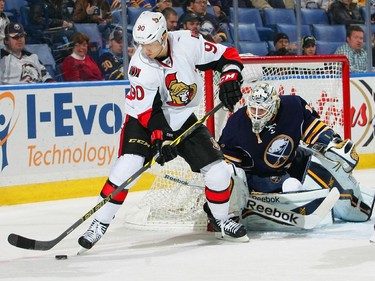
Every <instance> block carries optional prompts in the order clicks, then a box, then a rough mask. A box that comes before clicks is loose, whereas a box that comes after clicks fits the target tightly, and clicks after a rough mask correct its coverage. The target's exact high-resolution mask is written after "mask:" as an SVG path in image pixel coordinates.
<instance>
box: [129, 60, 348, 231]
mask: <svg viewBox="0 0 375 281" xmlns="http://www.w3.org/2000/svg"><path fill="white" fill-rule="evenodd" d="M243 62H244V65H245V68H244V70H243V71H242V75H243V78H244V83H243V85H242V92H243V94H244V98H243V99H242V100H241V101H240V102H239V104H238V105H237V108H239V107H241V106H243V105H244V102H245V99H246V95H247V94H248V93H249V92H250V90H251V88H252V87H253V85H254V80H255V79H256V80H258V81H267V82H268V83H270V84H272V85H273V86H274V87H275V88H276V89H277V90H278V92H279V94H280V95H300V96H302V97H303V98H304V99H305V100H306V101H307V102H308V103H309V104H310V105H311V106H312V107H313V108H314V109H315V110H316V111H317V112H318V113H319V114H320V116H321V118H322V119H323V120H324V121H325V122H326V123H327V124H329V125H330V126H331V127H332V128H333V129H334V130H335V131H336V132H337V133H339V134H340V135H341V136H343V137H350V122H349V120H350V119H349V114H350V101H349V68H348V62H347V60H346V58H345V57H343V56H314V57H303V56H300V57H252V56H245V55H244V56H243ZM203 76H204V75H203ZM209 76H211V75H209ZM204 77H208V75H206V76H204ZM219 78H220V76H219V74H214V75H213V81H211V82H210V79H207V78H206V89H209V88H211V87H208V86H210V85H211V83H212V85H213V91H212V92H211V91H209V90H206V100H205V101H202V104H201V106H200V107H199V109H198V110H197V112H196V115H197V116H198V118H201V117H202V116H203V115H204V114H205V113H206V112H207V111H208V110H209V109H210V108H208V109H207V108H206V101H210V102H211V103H212V101H213V105H215V104H216V103H218V102H219V101H218V98H217V93H218V87H217V85H218V81H219ZM207 85H208V86H207ZM229 114H230V113H229V112H227V111H224V110H220V111H219V112H218V113H216V114H215V116H214V119H215V122H214V125H213V127H211V125H210V126H208V127H209V128H210V129H211V130H212V131H213V132H214V134H215V137H216V139H218V137H219V135H220V132H221V130H222V128H223V127H224V125H225V123H226V120H227V118H228V117H229ZM345 121H346V122H345ZM348 124H349V125H348ZM151 173H152V174H155V175H156V178H155V181H154V183H153V184H152V186H151V187H150V189H149V190H148V191H147V192H146V194H145V195H144V197H143V198H142V199H141V200H140V202H138V204H137V205H136V206H133V207H132V208H131V209H130V210H129V212H127V214H126V216H125V225H126V226H127V227H131V228H140V229H147V230H161V229H167V230H179V229H184V230H205V229H206V228H207V218H206V215H205V213H204V211H203V208H202V206H203V204H204V202H205V194H204V181H203V179H202V177H201V175H200V174H198V173H193V172H191V171H190V168H189V166H188V165H187V164H186V163H185V161H184V160H183V159H182V158H180V157H178V158H176V159H175V160H173V161H171V162H168V163H166V164H165V165H164V166H163V167H161V166H159V165H157V164H155V165H153V167H152V168H151Z"/></svg>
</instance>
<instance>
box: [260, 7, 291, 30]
mask: <svg viewBox="0 0 375 281" xmlns="http://www.w3.org/2000/svg"><path fill="white" fill-rule="evenodd" d="M263 13H264V25H265V26H269V27H274V26H275V25H276V24H279V23H285V24H296V22H297V21H296V15H295V13H294V10H293V9H264V10H263Z"/></svg>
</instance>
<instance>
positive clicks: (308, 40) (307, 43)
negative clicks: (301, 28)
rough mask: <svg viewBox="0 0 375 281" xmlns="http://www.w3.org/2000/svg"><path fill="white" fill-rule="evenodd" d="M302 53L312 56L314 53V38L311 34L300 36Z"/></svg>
mask: <svg viewBox="0 0 375 281" xmlns="http://www.w3.org/2000/svg"><path fill="white" fill-rule="evenodd" d="M302 55H305V56H314V55H316V39H315V37H314V36H312V35H307V36H305V37H303V38H302Z"/></svg>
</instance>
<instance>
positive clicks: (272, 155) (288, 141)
mask: <svg viewBox="0 0 375 281" xmlns="http://www.w3.org/2000/svg"><path fill="white" fill-rule="evenodd" d="M293 148H294V142H293V140H292V138H291V137H289V136H287V135H280V136H277V137H276V138H275V139H273V140H272V141H271V142H270V143H269V145H268V147H267V148H266V151H265V154H264V161H265V162H266V164H267V165H269V166H270V167H272V168H280V167H282V166H284V165H285V162H286V161H288V159H289V157H290V155H291V153H292V151H293Z"/></svg>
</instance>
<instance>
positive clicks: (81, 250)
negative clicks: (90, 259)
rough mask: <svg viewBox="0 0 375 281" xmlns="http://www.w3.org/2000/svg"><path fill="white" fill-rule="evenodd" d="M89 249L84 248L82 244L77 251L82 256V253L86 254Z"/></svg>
mask: <svg viewBox="0 0 375 281" xmlns="http://www.w3.org/2000/svg"><path fill="white" fill-rule="evenodd" d="M88 250H89V249H86V248H83V247H82V246H80V248H79V250H78V252H77V256H81V255H84V254H85V253H86V252H87V251H88Z"/></svg>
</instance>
